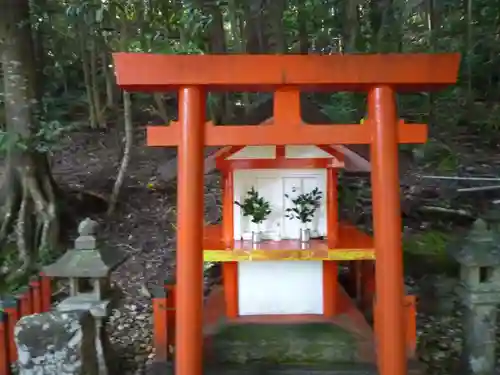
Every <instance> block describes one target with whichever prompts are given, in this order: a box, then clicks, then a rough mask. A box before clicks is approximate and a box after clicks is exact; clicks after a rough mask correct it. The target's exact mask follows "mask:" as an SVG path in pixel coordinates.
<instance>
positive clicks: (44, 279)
mask: <svg viewBox="0 0 500 375" xmlns="http://www.w3.org/2000/svg"><path fill="white" fill-rule="evenodd" d="M40 293H41V296H42V311H41V312H48V311H50V309H51V308H52V281H51V278H50V277H48V276H45V274H44V273H43V272H40Z"/></svg>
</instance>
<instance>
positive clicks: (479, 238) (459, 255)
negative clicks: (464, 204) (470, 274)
mask: <svg viewBox="0 0 500 375" xmlns="http://www.w3.org/2000/svg"><path fill="white" fill-rule="evenodd" d="M450 255H451V256H452V257H453V258H454V259H455V260H456V261H457V262H459V263H460V264H462V265H464V266H467V267H497V266H500V233H498V232H497V231H495V230H494V229H492V228H490V227H489V225H488V223H487V222H486V221H485V220H482V219H477V220H476V221H475V222H474V224H473V226H472V228H471V230H470V232H469V234H468V235H467V237H466V238H465V240H464V241H462V242H461V243H460V244H458V246H454V248H453V249H450Z"/></svg>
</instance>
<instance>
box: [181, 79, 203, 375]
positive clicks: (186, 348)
mask: <svg viewBox="0 0 500 375" xmlns="http://www.w3.org/2000/svg"><path fill="white" fill-rule="evenodd" d="M179 123H180V130H181V137H180V142H179V149H178V150H179V153H178V163H179V165H178V171H179V172H178V173H179V175H178V180H177V181H178V182H177V183H178V190H177V226H178V228H179V231H178V235H177V273H176V275H177V276H176V277H177V293H176V298H177V301H176V306H177V311H178V313H177V314H176V327H175V328H176V336H175V338H176V346H177V350H176V360H175V373H176V374H177V375H201V374H202V373H203V370H202V368H203V361H202V358H203V250H202V249H203V235H202V233H203V224H204V205H203V201H204V197H203V189H204V183H203V179H204V172H203V164H204V158H205V153H204V129H205V93H204V92H203V90H202V89H201V88H200V87H199V86H198V87H196V86H190V87H182V88H180V90H179Z"/></svg>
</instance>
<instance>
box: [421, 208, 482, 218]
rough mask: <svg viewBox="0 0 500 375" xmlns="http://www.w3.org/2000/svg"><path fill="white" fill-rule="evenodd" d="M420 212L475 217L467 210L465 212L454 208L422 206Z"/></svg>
mask: <svg viewBox="0 0 500 375" xmlns="http://www.w3.org/2000/svg"><path fill="white" fill-rule="evenodd" d="M418 210H419V211H421V212H439V213H443V214H452V215H457V216H463V217H467V218H473V216H472V214H471V213H470V212H467V211H466V210H463V209H453V208H446V207H439V206H422V207H420V208H419V209H418Z"/></svg>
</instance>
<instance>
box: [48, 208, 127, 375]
mask: <svg viewBox="0 0 500 375" xmlns="http://www.w3.org/2000/svg"><path fill="white" fill-rule="evenodd" d="M97 226H98V224H97V222H95V221H93V220H91V219H89V218H87V219H85V220H83V221H82V222H81V223H80V225H79V226H78V233H79V236H78V238H77V239H76V240H75V247H74V248H73V249H70V250H68V251H67V252H66V253H65V254H64V255H63V256H62V257H61V258H59V260H57V261H56V262H55V263H53V264H51V265H48V266H46V267H44V268H43V272H44V274H45V275H46V276H48V277H54V278H63V279H68V280H69V286H70V292H69V296H68V297H67V298H65V299H64V300H62V301H61V302H60V303H59V304H58V305H57V307H56V309H57V311H75V310H85V311H89V312H90V314H91V315H92V316H93V318H94V320H95V326H96V350H97V359H98V362H99V363H98V365H99V375H107V374H108V373H109V370H108V366H110V365H111V364H112V361H111V360H110V356H111V346H110V344H109V342H108V339H107V335H106V334H105V329H104V325H105V323H106V319H107V318H108V316H109V314H110V312H111V309H112V304H113V302H115V299H114V298H113V296H114V291H113V290H112V288H111V281H110V274H111V272H112V271H113V270H114V269H116V267H118V265H120V264H121V262H122V261H124V260H125V254H124V253H122V252H120V251H118V250H116V249H112V248H102V247H101V246H99V245H98V243H97V240H96V237H95V235H96V230H97Z"/></svg>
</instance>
